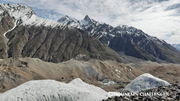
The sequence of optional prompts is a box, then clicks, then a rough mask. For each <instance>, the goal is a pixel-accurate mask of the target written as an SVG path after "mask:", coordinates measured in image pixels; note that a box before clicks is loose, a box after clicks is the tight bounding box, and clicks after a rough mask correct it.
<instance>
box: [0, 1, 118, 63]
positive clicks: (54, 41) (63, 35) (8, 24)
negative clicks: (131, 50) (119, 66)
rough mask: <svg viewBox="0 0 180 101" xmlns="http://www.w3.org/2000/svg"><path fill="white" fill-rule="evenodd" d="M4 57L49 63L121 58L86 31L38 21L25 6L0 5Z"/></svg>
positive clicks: (0, 52) (51, 22)
mask: <svg viewBox="0 0 180 101" xmlns="http://www.w3.org/2000/svg"><path fill="white" fill-rule="evenodd" d="M0 7H1V8H0V10H1V14H0V16H1V18H2V19H1V23H2V24H1V25H2V26H0V29H2V32H1V33H0V35H1V36H0V38H1V39H2V40H1V41H2V42H1V43H2V44H1V46H0V57H1V58H3V59H4V58H9V57H14V58H18V57H33V58H40V59H42V60H44V61H49V62H61V61H66V60H69V59H71V58H73V57H75V56H77V55H79V54H85V55H87V56H88V57H90V58H98V59H110V60H111V59H113V60H117V61H120V59H119V57H118V55H117V54H116V53H115V52H114V51H113V50H111V49H110V48H108V47H106V46H104V45H103V44H102V43H101V42H100V41H99V40H98V39H96V38H94V37H92V36H89V35H88V34H87V33H86V32H85V31H83V30H80V29H77V28H74V27H71V26H68V25H63V24H60V23H58V22H56V21H52V20H48V19H43V18H40V17H38V16H37V15H36V14H35V13H34V11H33V10H32V9H31V8H30V7H28V6H26V5H24V4H0Z"/></svg>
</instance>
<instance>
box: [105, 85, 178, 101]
mask: <svg viewBox="0 0 180 101" xmlns="http://www.w3.org/2000/svg"><path fill="white" fill-rule="evenodd" d="M148 94H149V95H148ZM179 100H180V85H179V84H177V83H175V84H172V85H169V86H160V87H158V88H155V89H149V90H146V91H142V92H139V93H138V94H135V95H133V96H119V97H118V96H116V97H113V98H108V99H107V100H103V101H179Z"/></svg>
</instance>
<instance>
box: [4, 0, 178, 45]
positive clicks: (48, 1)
mask: <svg viewBox="0 0 180 101" xmlns="http://www.w3.org/2000/svg"><path fill="white" fill-rule="evenodd" d="M2 2H6V3H7V2H11V3H25V4H26V5H28V6H31V7H32V8H33V9H34V10H35V12H36V13H37V15H38V16H41V17H44V18H48V19H53V20H57V19H59V18H60V17H62V16H64V15H69V16H71V17H74V18H76V19H79V20H80V19H83V18H84V16H85V15H89V16H90V17H91V18H93V19H95V20H98V21H100V22H106V23H108V24H110V25H113V26H117V25H119V24H121V25H122V24H125V25H129V26H133V27H136V28H138V29H142V30H143V31H144V32H146V33H147V34H149V35H152V36H156V37H158V38H160V39H163V40H165V41H167V42H168V43H171V44H174V43H180V41H179V39H180V28H179V26H180V2H179V0H2ZM172 33H173V34H172Z"/></svg>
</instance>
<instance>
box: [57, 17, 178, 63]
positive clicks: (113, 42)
mask: <svg viewBox="0 0 180 101" xmlns="http://www.w3.org/2000/svg"><path fill="white" fill-rule="evenodd" d="M58 22H59V23H61V24H68V25H70V26H74V27H77V28H80V29H82V30H84V31H87V32H88V33H89V34H90V35H92V36H94V37H97V38H98V39H99V40H100V41H101V42H102V43H103V44H105V45H107V46H109V47H110V48H112V49H113V50H115V51H117V52H124V53H125V54H126V55H129V56H133V57H136V58H140V59H144V60H151V61H157V62H163V61H166V62H174V63H179V62H180V61H179V58H180V52H179V51H178V50H176V49H175V48H174V47H172V46H171V45H170V44H168V43H166V42H165V41H163V40H160V39H158V38H156V37H153V36H149V35H148V34H146V33H144V32H143V31H142V30H140V29H137V28H134V27H129V26H126V25H119V26H117V27H113V26H111V25H108V24H106V23H100V22H98V21H95V20H93V19H91V18H90V17H89V16H88V15H86V16H85V18H84V19H83V20H80V21H78V20H77V19H74V18H73V19H72V18H71V17H68V16H66V17H63V18H60V19H59V20H58Z"/></svg>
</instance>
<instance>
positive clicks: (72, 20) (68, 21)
mask: <svg viewBox="0 0 180 101" xmlns="http://www.w3.org/2000/svg"><path fill="white" fill-rule="evenodd" d="M57 22H59V23H61V24H63V25H69V26H73V27H76V28H80V27H81V25H80V22H79V21H78V20H77V19H75V18H71V17H69V16H68V15H66V16H64V17H62V18H60V19H59V20H58V21H57Z"/></svg>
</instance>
